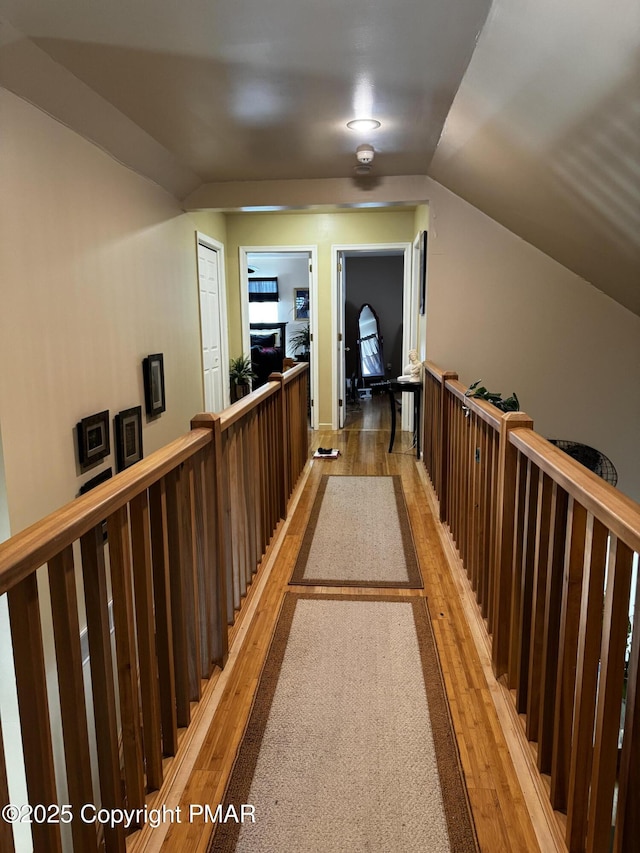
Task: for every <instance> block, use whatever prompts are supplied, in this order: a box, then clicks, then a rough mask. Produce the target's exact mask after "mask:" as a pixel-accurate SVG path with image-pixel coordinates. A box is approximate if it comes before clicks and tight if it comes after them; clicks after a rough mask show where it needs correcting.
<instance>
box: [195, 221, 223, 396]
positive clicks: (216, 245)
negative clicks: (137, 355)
mask: <svg viewBox="0 0 640 853" xmlns="http://www.w3.org/2000/svg"><path fill="white" fill-rule="evenodd" d="M200 243H201V244H202V245H203V246H206V247H207V248H208V249H213V251H214V252H216V253H217V257H218V285H219V292H220V298H219V304H220V362H221V364H220V370H221V375H222V400H223V404H224V405H223V408H224V409H226V408H228V406H229V405H230V404H231V403H230V400H231V391H230V388H229V324H228V314H227V279H226V275H225V271H226V264H225V257H224V246H223V244H222V243H220V242H218V240H214V239H213V237H209V236H208V235H207V234H203V233H202V232H201V231H196V273H197V275H196V277H197V285H198V317H199V320H200V379H201V381H202V407H203V411H204V405H205V390H204V358H203V354H202V349H203V348H202V314H201V311H200V261H199V258H198V245H199V244H200Z"/></svg>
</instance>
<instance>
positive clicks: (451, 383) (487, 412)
mask: <svg viewBox="0 0 640 853" xmlns="http://www.w3.org/2000/svg"><path fill="white" fill-rule="evenodd" d="M446 387H447V389H448V390H449V391H451V393H452V394H453V396H454V397H457V398H458V400H460V402H461V403H462V404H463V405H464V406H466V407H467V408H468V409H470V410H471V411H472V412H475V413H476V415H478V417H479V418H482V420H483V421H484V422H485V423H487V424H489V426H491V427H493V429H495V430H496V432H500V423H501V421H502V416H503V414H504V412H501V411H500V409H498V408H497V407H496V406H494V405H493V404H492V403H488V402H487V401H486V400H476V398H475V397H467V396H466V393H465V392H466V391H468V390H469V389H468V388H465V386H464V385H463V384H462V382H459V381H458V380H457V379H453V380H452V379H449V380H447V382H446Z"/></svg>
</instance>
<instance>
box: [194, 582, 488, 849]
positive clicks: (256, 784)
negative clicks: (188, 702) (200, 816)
mask: <svg viewBox="0 0 640 853" xmlns="http://www.w3.org/2000/svg"><path fill="white" fill-rule="evenodd" d="M243 804H246V805H249V806H252V807H253V809H254V813H255V822H251V821H250V820H245V822H244V823H236V822H235V821H234V820H227V822H225V823H218V825H217V827H216V831H215V834H214V836H213V839H212V841H211V844H210V847H209V851H210V853H214V851H215V853H231V851H236V853H339V852H340V853H342V852H343V851H344V853H365V851H366V853H396V851H397V853H425V851H428V853H472V852H473V853H475V851H477V849H478V848H477V843H476V837H475V830H474V827H473V821H472V818H471V814H470V810H469V805H468V800H467V794H466V788H465V785H464V781H463V777H462V771H461V768H460V762H459V756H458V752H457V747H456V742H455V737H454V734H453V729H452V725H451V720H450V716H449V709H448V705H447V701H446V696H445V692H444V686H443V681H442V674H441V671H440V666H439V661H438V657H437V652H436V649H435V643H434V638H433V633H432V628H431V621H430V618H429V614H428V610H427V606H426V601H425V599H423V598H411V599H409V598H398V597H395V598H391V597H390V596H380V597H378V596H371V595H369V596H364V595H362V596H356V595H352V596H349V595H347V596H340V597H339V596H330V595H314V594H312V593H308V594H294V593H287V594H286V596H285V599H284V602H283V606H282V609H281V612H280V616H279V618H278V623H277V625H276V629H275V633H274V637H273V640H272V643H271V647H270V650H269V653H268V655H267V659H266V662H265V665H264V668H263V672H262V675H261V678H260V683H259V685H258V690H257V694H256V699H255V702H254V706H253V709H252V711H251V715H250V718H249V722H248V724H247V729H246V731H245V734H244V738H243V740H242V743H241V746H240V749H239V752H238V756H237V758H236V763H235V765H234V769H233V772H232V775H231V778H230V781H229V784H228V786H227V791H226V794H225V801H224V806H223V809H222V813H223V814H229V807H230V806H231V805H233V806H234V807H235V812H236V813H237V815H238V816H240V815H241V813H242V809H241V806H242V805H243ZM231 813H233V811H232V812H231ZM249 813H250V811H249V812H248V811H247V810H246V809H245V814H249Z"/></svg>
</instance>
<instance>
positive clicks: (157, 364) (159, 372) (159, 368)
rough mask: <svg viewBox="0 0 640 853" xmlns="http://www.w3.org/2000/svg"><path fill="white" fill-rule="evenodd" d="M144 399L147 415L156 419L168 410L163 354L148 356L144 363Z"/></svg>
mask: <svg viewBox="0 0 640 853" xmlns="http://www.w3.org/2000/svg"><path fill="white" fill-rule="evenodd" d="M142 372H143V374H144V398H145V408H146V410H147V415H149V416H150V417H155V416H156V415H160V414H162V412H164V410H165V409H166V402H165V396H164V358H163V355H162V353H161V352H157V353H154V354H153V355H148V356H147V357H146V358H145V359H144V361H143V362H142Z"/></svg>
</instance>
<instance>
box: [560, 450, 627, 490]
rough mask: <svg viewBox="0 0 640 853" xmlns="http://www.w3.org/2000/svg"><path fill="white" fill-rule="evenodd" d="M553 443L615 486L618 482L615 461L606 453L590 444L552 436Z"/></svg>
mask: <svg viewBox="0 0 640 853" xmlns="http://www.w3.org/2000/svg"><path fill="white" fill-rule="evenodd" d="M549 441H550V442H551V444H555V446H556V447H558V448H560V450H564V452H565V453H567V454H568V455H569V456H570V457H571V458H572V459H575V460H576V462H579V463H580V464H581V465H584V467H585V468H588V469H589V470H590V471H593V473H594V474H597V475H598V477H602V479H603V480H606V481H607V483H611V485H612V486H615V485H616V484H617V482H618V472H617V471H616V469H615V466H614V464H613V462H612V461H611V460H610V459H609V457H608V456H605V455H604V453H600V451H599V450H595V449H594V448H593V447H589V445H588V444H580V443H579V442H577V441H563V440H562V439H558V438H550V439H549Z"/></svg>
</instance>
